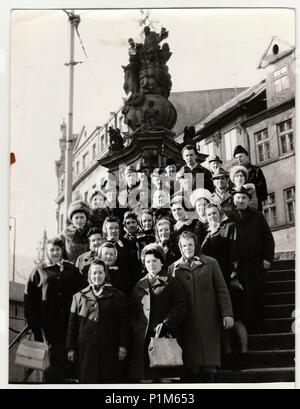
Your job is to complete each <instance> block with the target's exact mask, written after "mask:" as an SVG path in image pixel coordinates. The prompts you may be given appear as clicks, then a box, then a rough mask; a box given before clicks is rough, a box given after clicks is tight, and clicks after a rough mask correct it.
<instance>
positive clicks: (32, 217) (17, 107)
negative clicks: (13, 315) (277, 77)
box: [10, 9, 295, 273]
mask: <svg viewBox="0 0 300 409" xmlns="http://www.w3.org/2000/svg"><path fill="white" fill-rule="evenodd" d="M77 14H80V16H81V23H80V25H79V33H80V35H81V38H82V40H83V43H84V46H85V49H86V52H87V56H88V59H86V57H85V56H84V54H83V51H82V48H81V45H80V43H79V40H78V37H77V36H76V37H75V45H76V47H75V60H76V61H82V64H78V65H76V67H75V83H74V87H75V92H74V133H77V132H79V131H80V129H81V127H82V126H83V125H86V126H87V128H88V130H89V131H92V130H93V129H94V128H95V126H98V125H102V124H103V123H104V122H105V121H106V120H107V119H108V117H109V112H110V111H114V110H116V109H117V108H119V107H120V106H121V104H122V96H124V91H123V70H122V68H121V65H126V64H127V63H128V51H127V50H128V47H127V39H128V38H129V37H133V38H134V39H136V41H141V38H140V37H139V32H140V28H139V25H138V20H139V19H140V13H139V10H130V11H125V10H106V11H104V10H78V11H77ZM151 19H152V20H154V25H155V27H156V28H157V30H160V28H161V26H164V27H166V28H167V30H169V38H168V40H167V42H168V43H169V45H170V49H171V51H172V52H173V55H172V57H171V59H170V60H169V62H168V66H169V72H170V74H171V76H172V82H173V88H172V91H187V90H203V89H212V88H226V87H234V86H237V87H244V86H251V85H253V84H255V83H256V82H258V81H259V80H260V79H261V78H263V72H262V71H261V70H257V69H256V67H257V64H258V62H259V60H260V58H261V56H262V54H263V53H264V51H265V49H266V47H267V46H268V44H269V42H270V40H271V37H272V36H273V35H276V36H278V37H280V38H282V39H284V40H287V41H289V42H290V43H292V44H294V42H295V39H294V38H295V27H294V13H293V11H291V10H288V9H277V10H276V9H244V10H243V9H215V10H212V9H208V10H207V9H202V10H201V9H193V10H184V9H182V10H172V9H168V10H152V11H151ZM69 30H70V27H69V22H68V18H67V15H66V14H65V13H64V12H63V11H61V10H59V11H51V10H49V11H47V10H27V11H22V10H18V11H14V12H13V13H12V15H11V65H10V70H11V121H10V127H11V128H10V129H11V151H13V152H15V154H16V158H17V162H16V163H15V164H14V165H13V166H12V167H11V215H12V216H13V217H15V218H16V220H17V236H16V253H17V255H18V256H19V257H20V256H22V257H23V256H26V257H27V258H32V259H33V258H34V257H35V255H36V247H37V243H38V241H39V240H40V239H41V236H42V232H43V229H44V228H46V229H47V233H48V236H53V235H55V234H56V231H57V229H56V218H55V207H56V205H55V201H54V200H55V197H56V194H57V180H56V175H55V164H54V162H55V160H57V159H59V155H60V153H59V147H58V139H59V138H60V131H59V127H60V124H61V122H62V120H63V118H65V119H66V121H67V115H68V84H69V83H68V68H67V67H66V66H64V63H66V62H68V60H69ZM187 125H188V124H187ZM19 260H20V259H17V266H16V269H17V270H18V271H20V272H22V273H26V271H24V270H27V269H28V264H26V263H25V262H24V263H22V262H20V261H19Z"/></svg>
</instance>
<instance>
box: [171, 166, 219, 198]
mask: <svg viewBox="0 0 300 409" xmlns="http://www.w3.org/2000/svg"><path fill="white" fill-rule="evenodd" d="M185 173H191V174H192V190H195V189H198V188H200V187H201V188H204V189H207V190H209V191H210V192H211V193H212V192H213V191H214V190H215V187H214V184H213V181H212V175H211V172H210V171H209V170H208V169H206V168H205V167H203V166H202V165H200V163H198V164H197V166H195V167H194V169H191V168H189V167H188V166H186V165H185V166H182V167H181V168H180V169H179V171H178V172H177V175H176V177H177V179H179V178H182V177H184V174H185ZM197 174H200V175H201V174H202V175H203V178H204V180H203V181H202V184H203V185H202V186H196V184H197V176H196V175H197ZM199 182H201V180H200V181H199ZM199 182H198V183H199Z"/></svg>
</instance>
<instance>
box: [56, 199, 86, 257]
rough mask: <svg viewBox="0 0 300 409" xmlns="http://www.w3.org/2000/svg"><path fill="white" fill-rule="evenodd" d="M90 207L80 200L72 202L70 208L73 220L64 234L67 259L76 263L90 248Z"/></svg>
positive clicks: (69, 211)
mask: <svg viewBox="0 0 300 409" xmlns="http://www.w3.org/2000/svg"><path fill="white" fill-rule="evenodd" d="M89 218H90V207H89V205H88V204H87V203H85V202H82V201H80V200H75V201H74V202H72V203H71V204H70V206H69V208H68V219H69V221H70V222H71V224H70V225H69V226H67V227H66V229H65V230H64V232H63V234H62V239H63V240H64V241H65V246H66V253H67V259H68V260H69V261H71V262H72V263H75V262H76V260H77V258H78V257H79V256H80V255H81V254H83V253H86V252H87V251H88V250H89V239H88V236H87V234H88V231H89Z"/></svg>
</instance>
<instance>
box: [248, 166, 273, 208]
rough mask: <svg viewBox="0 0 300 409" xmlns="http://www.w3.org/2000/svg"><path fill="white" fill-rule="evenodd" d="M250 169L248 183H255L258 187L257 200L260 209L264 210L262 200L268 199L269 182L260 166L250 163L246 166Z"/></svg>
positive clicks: (256, 187)
mask: <svg viewBox="0 0 300 409" xmlns="http://www.w3.org/2000/svg"><path fill="white" fill-rule="evenodd" d="M246 168H247V170H248V179H247V183H253V184H254V186H255V189H256V195H257V202H258V208H257V209H258V210H259V211H261V210H262V202H263V201H264V200H266V199H267V195H268V189H267V182H266V179H265V176H264V174H263V171H262V170H261V168H259V167H258V166H254V165H252V164H251V163H249V164H248V165H247V166H246Z"/></svg>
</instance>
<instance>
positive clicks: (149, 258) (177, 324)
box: [129, 243, 186, 381]
mask: <svg viewBox="0 0 300 409" xmlns="http://www.w3.org/2000/svg"><path fill="white" fill-rule="evenodd" d="M142 260H144V263H145V267H146V270H147V272H148V273H147V275H146V276H145V277H144V278H142V279H141V280H140V281H139V282H138V283H137V284H136V286H135V288H134V289H133V292H132V296H131V329H132V345H131V347H132V351H131V358H130V370H129V377H130V378H131V379H135V380H139V381H143V380H146V379H148V380H153V379H156V380H157V379H160V378H163V377H170V376H176V375H178V372H177V371H174V369H170V368H150V366H149V355H148V346H149V343H150V339H151V337H154V336H155V335H156V333H158V334H159V336H161V337H163V336H164V335H166V334H167V333H170V334H171V335H172V336H173V337H175V338H177V339H178V340H180V337H181V331H180V328H181V324H182V322H183V319H184V317H185V314H186V303H185V297H184V293H183V289H182V288H181V286H180V284H179V283H178V281H177V280H176V279H175V278H174V277H172V276H170V275H168V274H167V271H166V268H165V256H164V252H163V250H162V248H161V247H160V246H159V245H157V244H155V243H153V244H149V245H147V246H146V247H144V249H143V251H142Z"/></svg>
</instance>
